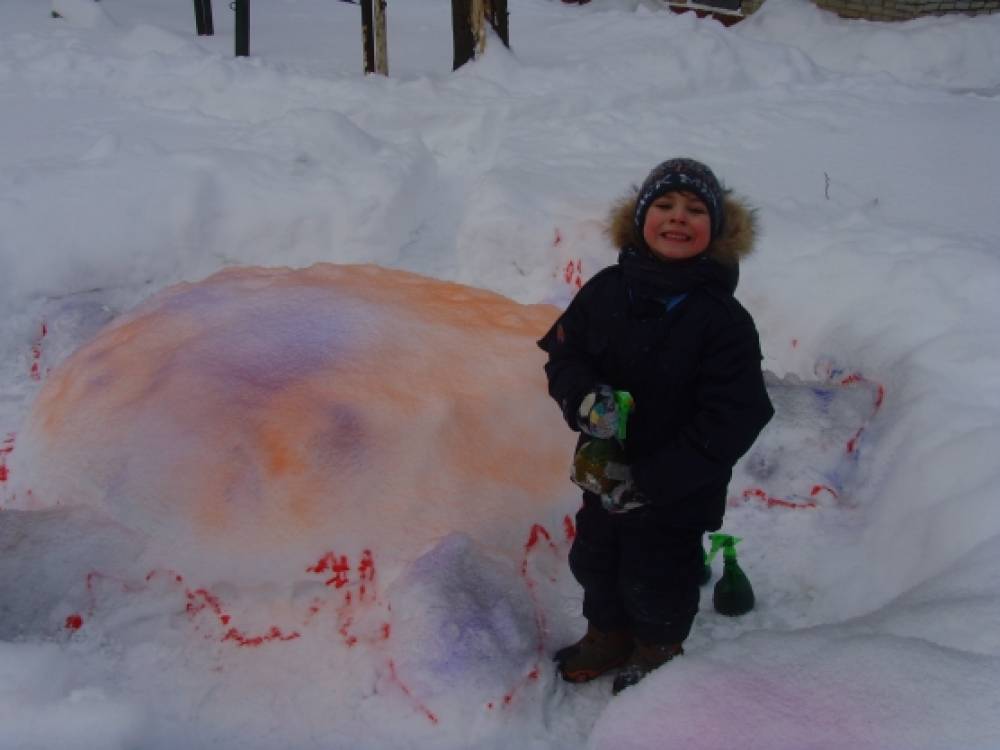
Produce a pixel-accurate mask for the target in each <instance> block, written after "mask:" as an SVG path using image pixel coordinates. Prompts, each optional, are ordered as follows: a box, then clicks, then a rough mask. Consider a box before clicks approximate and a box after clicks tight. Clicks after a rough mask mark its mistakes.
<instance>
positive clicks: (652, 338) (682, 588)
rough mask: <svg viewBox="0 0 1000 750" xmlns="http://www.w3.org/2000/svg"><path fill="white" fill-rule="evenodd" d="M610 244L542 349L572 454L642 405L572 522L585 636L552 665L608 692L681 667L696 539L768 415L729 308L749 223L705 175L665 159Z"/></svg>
mask: <svg viewBox="0 0 1000 750" xmlns="http://www.w3.org/2000/svg"><path fill="white" fill-rule="evenodd" d="M609 234H610V236H611V239H612V240H613V242H614V244H615V245H616V247H618V248H619V250H620V253H619V257H618V263H617V265H614V266H610V267H608V268H606V269H604V270H603V271H600V272H598V273H597V274H596V275H595V276H594V277H593V278H592V279H591V280H590V281H588V282H587V283H586V284H585V285H584V286H583V288H582V289H581V290H580V291H579V292H578V293H577V295H576V297H575V298H574V300H573V301H572V303H571V304H570V306H569V307H568V308H567V310H566V311H565V312H564V313H563V314H562V315H561V316H560V317H559V319H558V320H557V321H556V322H555V324H554V325H553V326H552V328H551V329H550V330H549V332H548V333H547V334H546V335H545V336H544V337H543V338H542V339H541V340H540V341H539V346H540V347H541V348H542V349H544V350H545V351H546V352H547V353H548V355H549V359H548V362H547V364H546V365H545V372H546V375H547V377H548V381H549V393H550V394H551V395H552V397H553V398H554V399H555V400H556V402H557V403H558V404H559V406H560V408H561V410H562V413H563V416H564V418H565V419H566V421H567V423H568V424H569V426H570V428H571V429H573V430H576V431H579V432H582V433H583V435H581V439H580V440H581V443H582V442H583V441H585V440H589V439H590V438H591V437H596V438H610V437H612V435H613V434H614V430H613V425H614V424H615V422H616V409H617V404H616V402H615V399H614V393H613V392H614V391H616V390H624V391H628V392H630V393H631V394H632V396H633V397H634V399H635V411H634V413H633V414H632V416H631V417H630V419H629V422H628V430H627V434H628V439H627V440H626V441H625V445H624V449H625V456H626V461H627V467H626V469H625V471H624V472H622V470H621V467H617V469H618V470H617V471H616V472H615V474H614V478H613V481H609V482H608V486H610V489H608V490H607V491H606V492H605V493H604V494H602V495H597V494H594V493H593V492H590V491H586V490H585V491H584V493H583V507H582V508H581V509H580V511H579V512H578V513H577V516H576V523H577V527H576V528H577V534H576V537H575V539H574V542H573V547H572V549H571V550H570V560H569V562H570V568H571V570H572V572H573V575H574V576H575V577H576V579H577V581H578V582H579V583H580V585H581V586H582V587H583V594H584V598H583V615H584V617H585V618H586V620H587V632H586V634H585V635H584V636H583V637H582V638H581V639H580V640H578V641H577V642H576V643H573V644H570V645H569V646H566V647H565V648H563V649H560V651H559V652H558V653H557V654H556V661H557V663H558V665H559V669H560V672H561V674H562V676H563V677H564V678H565V679H566V680H569V681H571V682H583V681H586V680H591V679H594V678H595V677H598V676H600V675H602V674H604V673H606V672H609V671H611V670H613V669H616V668H618V667H621V670H620V671H619V672H618V674H617V676H616V678H615V681H614V684H613V691H614V692H616V693H617V692H619V691H621V690H623V689H624V688H626V687H629V686H630V685H633V684H635V683H636V682H638V681H639V680H641V679H642V678H643V677H644V676H645V675H646V674H648V673H649V672H651V671H652V670H654V669H656V668H658V667H659V666H661V665H663V664H665V663H666V662H668V661H670V660H671V659H673V658H674V657H676V656H678V655H680V654H682V653H683V648H682V644H683V642H684V640H685V639H686V638H687V636H688V634H689V632H690V630H691V626H692V623H693V621H694V617H695V614H696V613H697V610H698V599H699V584H700V579H701V574H702V570H703V561H702V535H703V534H704V533H705V532H706V531H712V530H715V529H718V528H719V527H721V525H722V517H723V513H724V512H725V506H726V494H727V487H728V483H729V480H730V478H731V476H732V468H733V465H734V464H735V463H736V461H737V460H738V459H739V458H740V457H741V456H742V455H743V454H744V453H746V451H747V450H749V448H750V446H751V445H752V444H753V442H754V440H755V439H756V438H757V435H758V434H759V433H760V431H761V430H762V429H763V427H764V425H765V424H767V422H768V421H769V420H770V418H771V416H772V415H773V413H774V412H773V409H772V407H771V402H770V400H769V399H768V396H767V392H766V390H765V389H764V382H763V377H762V374H761V369H760V361H761V352H760V343H759V340H758V336H757V330H756V328H755V326H754V322H753V319H752V318H751V317H750V314H749V313H748V312H747V311H746V310H745V309H744V308H743V306H742V305H740V303H739V302H737V301H736V299H735V297H734V296H733V292H734V291H735V289H736V284H737V281H738V278H739V260H740V258H742V257H745V256H746V255H747V254H748V253H749V252H750V251H751V249H752V248H753V242H754V237H755V230H754V218H753V213H752V211H751V210H750V209H749V208H748V207H747V206H746V205H745V204H744V203H742V202H741V201H739V200H737V199H736V198H734V197H733V196H732V195H730V194H729V193H728V192H727V191H725V190H724V189H723V188H722V186H721V184H720V183H719V181H718V180H717V179H716V177H715V175H714V174H713V173H712V171H711V170H710V169H709V168H708V167H707V166H705V165H704V164H701V163H700V162H697V161H694V160H693V159H670V160H668V161H665V162H663V163H662V164H660V165H658V166H657V167H656V168H654V169H653V171H652V172H650V174H649V176H648V177H647V178H646V180H645V181H644V182H643V184H642V186H641V187H640V188H639V190H638V191H637V192H636V193H635V195H633V196H630V197H628V198H626V199H624V200H623V201H621V202H620V203H619V204H618V205H616V206H615V207H614V209H613V211H612V218H611V225H610V230H609ZM588 436H589V437H588ZM608 478H609V479H611V472H610V471H609V472H608Z"/></svg>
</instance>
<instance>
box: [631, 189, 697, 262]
mask: <svg viewBox="0 0 1000 750" xmlns="http://www.w3.org/2000/svg"><path fill="white" fill-rule="evenodd" d="M642 238H643V239H644V240H646V245H647V246H648V247H649V249H650V250H652V251H653V253H654V254H655V255H657V256H659V257H660V258H662V259H663V260H684V259H685V258H693V257H694V256H696V255H697V254H698V253H700V252H702V251H703V250H704V249H705V248H706V247H708V243H709V241H710V240H711V239H712V220H711V217H709V215H708V208H707V207H706V206H705V203H704V202H703V201H702V200H701V198H699V197H698V196H696V195H695V194H694V193H687V192H672V193H666V194H665V195H661V196H660V197H659V198H657V199H656V200H654V201H653V203H652V205H650V207H649V210H648V211H647V212H646V222H645V223H644V224H643V226H642Z"/></svg>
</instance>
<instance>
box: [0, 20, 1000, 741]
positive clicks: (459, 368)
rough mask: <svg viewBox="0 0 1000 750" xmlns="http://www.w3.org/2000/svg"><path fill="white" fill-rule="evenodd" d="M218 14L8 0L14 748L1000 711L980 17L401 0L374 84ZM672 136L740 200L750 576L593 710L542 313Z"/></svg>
mask: <svg viewBox="0 0 1000 750" xmlns="http://www.w3.org/2000/svg"><path fill="white" fill-rule="evenodd" d="M216 5H217V6H218V7H216V28H217V31H218V34H217V36H216V37H213V38H209V39H198V38H196V37H195V36H194V34H193V20H192V19H191V17H190V15H191V14H190V5H189V4H188V5H185V4H184V3H177V4H174V3H160V2H155V1H154V0H132V1H131V2H125V1H124V0H102V1H101V2H100V3H90V2H86V1H85V0H55V1H54V2H53V4H52V7H55V8H56V9H58V10H59V11H60V13H61V14H62V15H63V18H62V19H61V20H58V21H57V20H53V19H51V18H50V17H49V14H48V9H49V8H48V6H44V4H43V7H39V6H38V3H37V2H35V1H34V0H9V2H5V3H3V6H2V8H0V109H2V111H3V114H4V116H3V118H2V119H0V227H2V231H0V268H2V272H0V332H2V335H0V504H2V508H3V509H2V510H0V520H2V523H0V748H2V749H3V750H7V748H28V747H31V748H35V747H41V748H61V747H68V746H73V747H75V748H102V749H106V748H134V747H141V748H144V749H145V748H154V749H156V748H164V749H166V748H176V747H191V748H207V747H214V748H273V747H289V748H303V749H306V748H330V747H334V748H341V747H343V748H348V747H350V748H358V747H362V748H392V747H416V748H435V749H440V748H465V747H477V748H507V747H526V748H554V747H558V748H569V747H573V748H577V747H594V748H605V747H607V748H612V747H613V748H616V749H617V748H662V747H672V746H685V747H691V748H718V747H720V746H723V745H725V746H729V745H733V744H734V743H738V744H739V745H740V746H741V747H748V748H768V749H779V750H791V749H792V748H796V749H797V748H802V747H810V748H831V749H832V748H843V747H848V746H849V747H858V748H879V749H880V750H881V749H883V748H889V749H891V750H894V749H896V748H899V749H900V750H902V749H903V748H907V749H909V748H928V750H930V749H932V748H934V749H937V748H951V747H962V748H994V747H996V746H997V745H998V744H1000V720H998V719H997V716H1000V711H998V710H997V709H998V706H997V700H996V696H997V695H998V694H1000V677H998V676H997V675H1000V663H998V662H1000V660H998V654H1000V639H998V637H997V635H996V633H997V629H996V622H997V621H998V620H1000V589H998V587H1000V583H998V581H1000V552H998V550H1000V546H998V545H997V542H998V536H1000V512H998V510H997V508H996V500H997V490H996V487H997V482H998V480H1000V476H998V475H1000V471H998V469H997V466H996V458H995V457H996V455H998V453H1000V430H998V428H997V425H998V424H1000V413H998V412H1000V399H998V396H997V393H998V392H1000V391H998V388H997V384H998V383H1000V364H998V363H1000V340H998V338H997V334H996V332H995V324H994V321H995V320H996V319H997V317H998V313H1000V310H998V306H1000V305H998V303H997V301H996V300H997V291H998V290H1000V265H998V259H997V249H998V247H1000V214H998V213H997V212H996V210H995V205H994V204H995V196H996V195H997V194H1000V178H998V176H997V175H1000V152H998V150H997V146H996V135H995V134H996V132H998V130H1000V109H998V105H997V102H998V99H997V94H998V91H1000V18H997V17H995V16H993V17H980V18H977V19H965V18H959V17H954V18H945V19H924V20H920V21H915V22H911V23H904V24H895V25H887V24H871V23H864V22H845V21H841V20H838V19H836V18H835V17H832V16H830V15H828V14H825V13H822V12H819V11H817V10H816V9H815V8H813V7H811V6H810V5H809V4H807V3H800V2H794V1H791V0H768V4H767V6H766V7H765V8H764V9H763V10H762V11H761V12H760V13H758V14H757V15H755V16H754V17H753V18H752V19H750V20H748V21H745V22H744V23H742V24H740V25H738V26H736V27H733V28H731V29H728V30H725V29H723V28H721V27H720V26H719V25H718V24H715V23H713V22H711V21H698V20H695V19H693V18H691V17H690V16H674V15H672V14H669V13H667V12H665V11H663V10H662V9H661V8H659V7H658V6H657V5H656V4H655V3H652V2H645V0H644V1H643V2H639V1H638V0H593V1H592V2H591V3H590V4H589V5H587V6H583V7H579V6H573V7H569V6H565V5H563V4H562V3H558V2H554V1H553V0H517V2H515V1H514V0H512V2H511V38H512V41H513V51H512V52H507V51H505V50H503V49H501V48H499V46H498V45H495V44H494V45H493V46H492V47H491V49H490V50H489V51H488V53H487V55H486V56H485V58H483V59H482V60H480V61H478V62H477V63H476V64H475V65H472V66H469V67H467V68H465V69H463V70H461V71H459V72H458V73H455V74H451V73H449V72H448V69H449V67H450V59H451V53H450V47H449V45H450V27H449V23H450V13H449V10H450V9H449V7H448V3H447V2H445V0H407V2H406V3H398V4H391V6H390V8H389V37H390V65H391V67H392V72H393V77H392V78H389V79H380V78H362V77H361V76H360V75H359V71H358V67H359V59H360V51H359V49H358V46H359V43H358V36H359V35H358V33H357V31H358V25H359V19H358V17H357V16H358V10H357V7H356V6H353V5H350V4H346V3H338V2H326V1H321V0H285V1H284V2H281V3H267V4H266V3H256V4H253V17H252V24H253V31H252V34H253V36H252V38H251V51H252V53H253V56H252V57H251V58H249V59H247V60H234V59H232V58H231V56H230V55H231V50H232V36H231V34H232V18H231V14H229V13H228V12H224V5H223V4H216ZM679 154H686V155H691V156H694V157H699V158H703V159H705V160H706V161H708V162H709V163H710V164H712V166H713V167H715V168H716V169H717V171H718V172H719V174H720V175H721V176H722V177H723V178H724V179H725V180H726V181H727V182H728V183H729V184H730V185H731V186H732V187H734V188H735V189H736V190H737V191H738V192H741V193H744V194H745V195H747V196H748V197H749V198H750V200H751V202H752V203H753V204H754V205H756V206H757V207H758V208H759V212H760V214H759V215H760V219H761V222H762V226H763V228H764V233H763V236H762V238H761V242H760V244H759V251H758V253H757V254H756V255H755V256H754V257H753V258H752V259H751V260H750V261H749V262H747V263H746V264H745V266H744V267H743V270H742V278H741V286H740V290H739V296H740V299H741V300H742V301H743V302H744V303H745V304H746V306H747V307H748V308H749V309H750V310H751V311H752V312H753V314H754V316H755V317H756V319H757V322H758V326H759V328H760V331H761V337H762V343H763V346H764V351H765V362H764V365H765V367H766V369H767V370H769V372H770V374H769V376H768V383H769V390H770V392H771V394H772V397H773V398H774V401H775V405H776V408H777V411H778V414H777V417H776V419H775V421H774V423H773V424H772V425H770V426H769V427H768V429H767V431H766V432H765V433H764V435H763V436H762V437H761V440H760V441H759V443H758V445H757V446H755V448H754V450H753V451H752V452H751V453H750V454H749V455H748V456H747V458H746V459H745V460H744V461H743V462H742V463H741V464H740V466H739V467H738V468H737V472H736V475H735V477H734V480H733V484H732V486H731V497H730V509H729V512H728V514H727V520H726V530H727V531H729V532H731V533H734V534H737V535H739V536H741V537H743V539H744V541H743V542H742V543H741V545H740V558H741V563H742V565H743V567H744V569H745V570H746V571H747V573H748V575H749V576H750V578H751V580H752V581H753V584H754V586H755V589H756V592H757V598H758V607H757V609H755V610H754V611H753V612H752V613H750V614H749V615H747V616H744V617H742V618H738V619H727V618H723V617H721V616H719V615H717V614H715V613H714V612H713V611H712V610H711V605H710V595H711V592H710V589H706V591H705V593H704V595H703V600H702V612H701V614H700V615H699V618H698V621H697V622H696V625H695V630H694V632H693V634H692V637H691V639H690V640H689V642H688V643H687V644H686V648H687V654H686V655H685V657H684V658H683V659H680V660H678V661H676V662H675V663H673V664H671V665H670V667H669V668H668V669H664V670H662V671H661V672H659V673H657V674H655V675H653V676H652V677H651V678H649V679H648V680H646V681H645V682H644V683H642V684H641V685H639V686H637V687H636V688H635V689H632V690H629V691H627V692H626V693H625V694H623V695H622V696H620V697H619V698H617V699H615V700H614V701H611V700H610V698H609V696H608V691H609V685H608V682H607V680H600V681H598V682H596V683H594V684H590V685H585V686H567V685H564V684H562V683H561V682H560V681H559V680H558V679H557V678H556V677H555V674H554V670H553V668H552V666H551V664H550V663H549V661H548V658H547V655H548V653H550V652H551V651H552V650H554V648H556V647H558V646H559V645H562V644H563V643H565V642H566V641H568V640H569V639H570V638H572V637H575V636H576V635H577V634H579V632H581V631H582V628H583V623H582V622H581V620H580V618H579V615H578V611H579V589H578V588H577V587H576V586H575V584H574V583H573V582H572V580H571V578H570V576H569V575H568V573H567V570H566V560H565V558H566V552H567V550H568V547H569V543H570V538H571V536H572V531H573V529H572V523H566V520H565V519H566V516H571V515H572V513H573V512H574V510H575V508H576V505H577V502H578V500H577V497H576V495H575V493H574V492H573V490H572V487H571V486H570V485H569V484H568V482H567V481H566V480H565V473H566V461H567V460H568V457H569V451H570V449H571V445H572V435H570V434H569V433H568V431H566V430H565V428H564V426H563V425H562V424H561V420H560V418H559V415H558V412H557V411H556V409H555V406H554V405H553V404H552V403H551V402H550V401H548V400H547V397H546V396H545V394H544V382H543V380H542V378H541V373H540V371H539V369H538V368H539V365H540V362H541V359H540V358H541V353H540V352H538V351H537V350H536V349H534V348H533V343H532V342H533V338H534V337H535V336H536V335H537V334H538V333H539V332H540V331H541V330H543V329H544V326H545V324H546V322H547V321H548V320H549V319H550V318H551V317H552V316H554V315H555V314H556V310H557V308H558V307H561V306H563V305H565V304H566V303H567V302H568V300H569V299H570V297H571V295H572V293H573V292H574V290H575V289H576V288H577V286H578V284H579V283H581V282H582V281H584V280H585V279H586V278H588V277H589V276H590V275H591V274H593V273H594V272H595V271H596V270H598V269H599V268H600V267H602V266H603V265H605V264H607V263H608V262H610V261H611V259H612V258H613V252H612V251H611V249H610V248H608V246H607V242H606V240H605V239H604V237H603V235H602V233H601V220H602V218H603V216H604V212H605V211H606V207H607V205H608V204H609V202H610V201H612V200H613V199H615V198H616V197H618V196H619V195H621V194H622V193H623V192H624V191H625V190H626V189H627V187H628V186H629V185H630V184H634V183H635V182H637V181H639V180H641V179H642V177H643V176H644V174H645V172H646V170H648V168H649V167H650V166H651V165H652V164H654V163H655V162H657V161H658V160H660V159H662V158H665V157H667V156H673V155H679ZM318 262H319V263H327V264H330V263H332V264H336V265H319V266H313V264H315V263H318ZM355 263H363V264H377V266H378V267H376V266H375V265H367V266H363V267H348V266H345V265H343V264H355ZM260 266H269V267H272V268H267V269H265V268H248V267H260ZM274 266H282V267H287V268H273V267H274ZM388 269H395V270H388ZM220 270H221V273H217V272H220ZM401 271H411V272H418V273H419V274H421V275H420V276H414V275H411V274H401V273H400V272H401ZM447 282H459V283H461V284H466V285H469V286H457V285H454V284H451V283H447ZM178 283H179V285H175V284H178ZM482 289H488V290H490V292H493V293H499V294H501V295H504V296H505V297H507V298H511V299H513V300H516V301H517V302H516V303H515V302H512V301H511V299H504V298H503V297H499V296H496V295H495V294H491V293H489V292H484V291H482ZM536 303H547V305H554V306H536ZM133 334H134V335H133ZM390 351H392V352H393V354H392V355H390V353H389V352H390ZM74 352H75V353H74ZM147 355H148V356H147ZM393 356H397V357H402V358H403V360H401V362H403V363H405V365H404V364H400V365H399V366H395V364H394V360H393ZM359 391H360V394H359ZM366 395H367V398H366ZM331 421H332V423H333V424H334V425H337V428H336V429H330V428H329V425H330V422H331ZM324 426H325V427H324ZM345 436H347V437H345ZM359 436H360V438H363V439H357V438H358V437H359ZM124 456H127V457H128V460H127V461H124V460H123V457H124ZM483 457H489V458H488V459H487V458H483ZM470 460H471V461H472V463H470ZM476 460H481V461H483V463H476V462H475V461H476ZM510 463H516V464H524V465H528V466H530V467H532V468H531V471H520V470H518V469H514V468H510V467H509V464H510ZM251 477H253V478H254V480H255V481H250V478H251ZM256 480H259V481H256ZM28 490H31V494H30V495H28ZM251 508H252V509H253V512H243V511H244V510H249V509H251ZM716 573H718V569H717V570H716Z"/></svg>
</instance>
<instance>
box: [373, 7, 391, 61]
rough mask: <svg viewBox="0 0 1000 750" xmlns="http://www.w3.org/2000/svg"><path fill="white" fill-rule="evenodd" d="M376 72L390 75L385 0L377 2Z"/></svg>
mask: <svg viewBox="0 0 1000 750" xmlns="http://www.w3.org/2000/svg"><path fill="white" fill-rule="evenodd" d="M375 72H376V73H381V74H382V75H384V76H387V75H389V39H388V36H387V35H386V24H385V0H375Z"/></svg>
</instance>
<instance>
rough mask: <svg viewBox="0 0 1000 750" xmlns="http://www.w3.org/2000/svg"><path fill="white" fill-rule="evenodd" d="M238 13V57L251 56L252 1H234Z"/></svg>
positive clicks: (234, 8) (234, 7)
mask: <svg viewBox="0 0 1000 750" xmlns="http://www.w3.org/2000/svg"><path fill="white" fill-rule="evenodd" d="M233 10H234V11H236V56H237V57H247V56H248V55H249V54H250V0H233Z"/></svg>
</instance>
